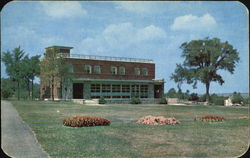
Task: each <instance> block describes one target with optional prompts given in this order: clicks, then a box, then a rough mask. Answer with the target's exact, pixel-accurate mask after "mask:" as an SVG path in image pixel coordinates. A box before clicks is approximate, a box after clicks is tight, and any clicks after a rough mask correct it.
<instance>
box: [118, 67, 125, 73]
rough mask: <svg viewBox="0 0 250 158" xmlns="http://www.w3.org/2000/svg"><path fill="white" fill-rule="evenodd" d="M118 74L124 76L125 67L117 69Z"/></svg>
mask: <svg viewBox="0 0 250 158" xmlns="http://www.w3.org/2000/svg"><path fill="white" fill-rule="evenodd" d="M119 73H120V75H125V67H123V66H122V67H119Z"/></svg>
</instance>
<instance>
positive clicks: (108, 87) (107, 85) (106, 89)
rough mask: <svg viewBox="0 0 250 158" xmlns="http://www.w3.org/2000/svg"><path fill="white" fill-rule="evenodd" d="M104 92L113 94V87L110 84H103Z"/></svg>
mask: <svg viewBox="0 0 250 158" xmlns="http://www.w3.org/2000/svg"><path fill="white" fill-rule="evenodd" d="M102 92H111V85H110V84H103V85H102Z"/></svg>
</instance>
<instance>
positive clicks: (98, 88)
mask: <svg viewBox="0 0 250 158" xmlns="http://www.w3.org/2000/svg"><path fill="white" fill-rule="evenodd" d="M90 91H91V92H100V91H101V85H100V84H91V88H90Z"/></svg>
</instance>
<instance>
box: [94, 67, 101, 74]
mask: <svg viewBox="0 0 250 158" xmlns="http://www.w3.org/2000/svg"><path fill="white" fill-rule="evenodd" d="M94 73H95V74H101V66H100V65H95V66H94Z"/></svg>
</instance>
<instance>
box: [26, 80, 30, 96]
mask: <svg viewBox="0 0 250 158" xmlns="http://www.w3.org/2000/svg"><path fill="white" fill-rule="evenodd" d="M27 89H28V99H29V100H30V81H29V80H27Z"/></svg>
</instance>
